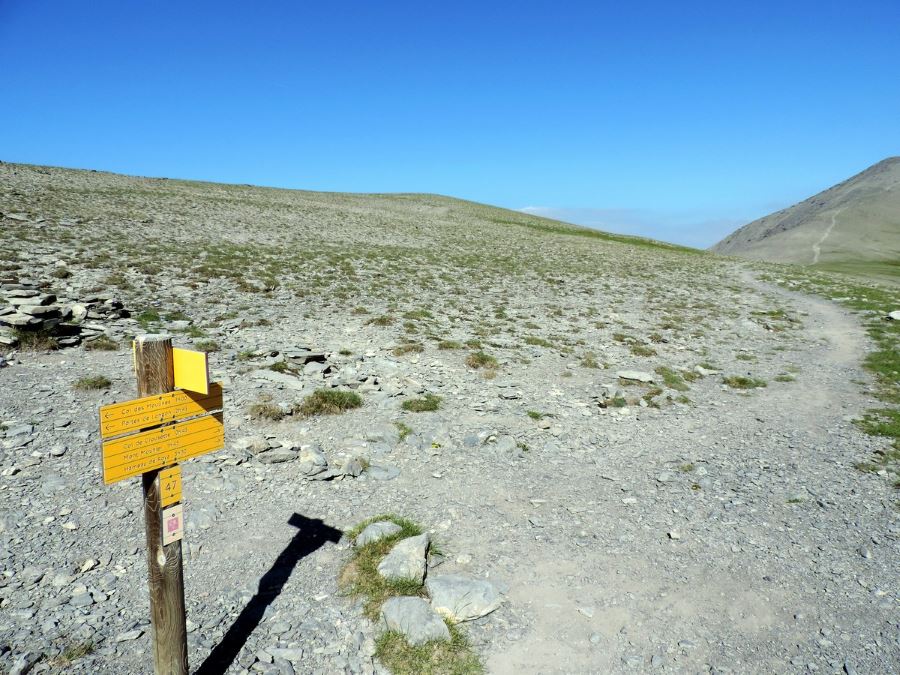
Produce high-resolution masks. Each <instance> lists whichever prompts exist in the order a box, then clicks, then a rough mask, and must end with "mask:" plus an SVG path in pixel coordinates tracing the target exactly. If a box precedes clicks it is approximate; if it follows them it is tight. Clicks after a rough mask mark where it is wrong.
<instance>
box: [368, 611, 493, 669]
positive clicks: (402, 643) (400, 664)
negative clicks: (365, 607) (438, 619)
mask: <svg viewBox="0 0 900 675" xmlns="http://www.w3.org/2000/svg"><path fill="white" fill-rule="evenodd" d="M445 621H446V620H445ZM446 623H447V628H449V629H450V641H449V642H439V641H435V642H427V643H425V644H424V645H419V646H413V645H411V644H409V642H407V641H406V638H404V637H403V635H402V634H400V633H396V632H391V631H387V632H385V633H383V634H381V635H380V636H379V637H378V639H377V640H376V641H375V655H376V656H377V657H378V659H379V660H380V661H381V662H382V663H383V664H384V665H385V666H386V667H387V668H388V670H390V672H392V673H394V675H480V673H483V672H484V668H483V667H482V665H481V663H480V662H479V660H478V656H477V655H476V654H475V653H474V652H473V651H472V648H471V647H470V646H469V643H468V641H467V640H466V638H465V636H464V635H463V634H462V632H461V631H460V629H459V628H458V627H457V626H455V625H453V623H451V622H450V621H446Z"/></svg>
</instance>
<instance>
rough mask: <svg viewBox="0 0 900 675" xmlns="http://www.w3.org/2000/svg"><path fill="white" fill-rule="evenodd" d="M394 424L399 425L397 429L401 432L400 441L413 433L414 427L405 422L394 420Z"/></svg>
mask: <svg viewBox="0 0 900 675" xmlns="http://www.w3.org/2000/svg"><path fill="white" fill-rule="evenodd" d="M394 426H395V427H397V431H399V432H400V442H401V443H402V442H403V441H405V440H406V437H407V436H409V435H410V434H411V433H412V427H410V426H409V425H407V424H404V423H403V422H394Z"/></svg>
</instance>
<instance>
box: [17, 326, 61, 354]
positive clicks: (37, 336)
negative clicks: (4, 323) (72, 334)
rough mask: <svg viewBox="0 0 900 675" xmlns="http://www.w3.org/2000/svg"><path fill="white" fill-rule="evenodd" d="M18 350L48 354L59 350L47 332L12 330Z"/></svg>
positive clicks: (57, 344)
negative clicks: (17, 343) (17, 342)
mask: <svg viewBox="0 0 900 675" xmlns="http://www.w3.org/2000/svg"><path fill="white" fill-rule="evenodd" d="M13 335H14V336H15V338H16V339H17V340H18V341H19V349H21V350H22V351H26V352H49V351H52V350H54V349H59V343H58V342H57V341H56V338H55V337H53V335H52V334H51V333H50V332H49V331H45V330H19V329H13Z"/></svg>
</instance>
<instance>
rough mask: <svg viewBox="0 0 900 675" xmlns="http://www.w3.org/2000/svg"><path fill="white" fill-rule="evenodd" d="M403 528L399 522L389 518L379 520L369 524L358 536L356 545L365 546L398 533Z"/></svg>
mask: <svg viewBox="0 0 900 675" xmlns="http://www.w3.org/2000/svg"><path fill="white" fill-rule="evenodd" d="M400 530H401V528H400V526H399V525H397V523H392V522H391V521H389V520H379V521H378V522H377V523H372V524H371V525H367V526H366V528H365V529H364V530H363V531H362V532H360V533H359V534H358V535H357V536H356V540H355V541H354V545H355V546H365V545H366V544H371V543H372V542H373V541H378V540H380V539H385V538H386V537H391V536H393V535H395V534H397V533H398V532H399V531H400Z"/></svg>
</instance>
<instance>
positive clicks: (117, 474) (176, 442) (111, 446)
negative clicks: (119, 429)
mask: <svg viewBox="0 0 900 675" xmlns="http://www.w3.org/2000/svg"><path fill="white" fill-rule="evenodd" d="M223 447H225V426H224V424H223V423H222V413H216V414H214V415H207V416H205V417H198V418H197V419H192V420H188V421H186V422H178V423H177V424H172V425H169V426H166V427H160V428H159V429H153V430H151V431H143V432H141V433H139V434H132V435H131V436H123V437H122V438H116V439H113V440H111V441H105V442H104V443H103V482H104V483H106V484H107V485H108V484H110V483H115V482H116V481H120V480H123V479H125V478H131V477H132V476H139V475H140V474H142V473H146V472H148V471H156V470H157V469H161V468H163V467H165V466H170V465H172V464H175V463H177V462H180V461H183V460H186V459H190V458H191V457H197V456H199V455H203V454H205V453H207V452H212V451H214V450H221V449H222V448H223Z"/></svg>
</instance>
